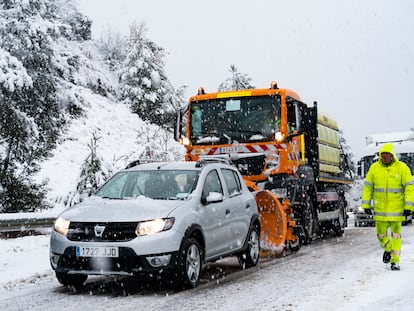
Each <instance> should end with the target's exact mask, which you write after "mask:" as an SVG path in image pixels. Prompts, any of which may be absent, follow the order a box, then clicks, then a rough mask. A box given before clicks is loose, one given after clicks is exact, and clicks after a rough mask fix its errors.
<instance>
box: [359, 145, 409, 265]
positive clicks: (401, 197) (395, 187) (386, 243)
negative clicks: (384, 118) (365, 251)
mask: <svg viewBox="0 0 414 311" xmlns="http://www.w3.org/2000/svg"><path fill="white" fill-rule="evenodd" d="M371 203H372V206H371ZM361 207H362V208H363V209H364V211H365V213H367V214H372V215H373V218H374V220H375V229H376V233H377V238H378V240H379V242H380V244H381V246H382V247H383V248H384V254H383V262H384V263H387V264H388V263H391V270H400V254H401V243H402V242H401V241H402V240H401V229H402V222H403V221H404V220H405V217H406V216H407V215H409V214H410V213H411V212H412V211H413V210H414V183H413V180H412V175H411V171H410V168H409V167H408V166H407V165H406V164H405V163H404V162H401V161H399V160H398V158H397V157H396V154H395V151H394V147H393V145H392V144H391V143H387V144H384V145H383V146H382V148H381V149H380V151H379V159H378V161H376V162H375V163H373V164H372V165H371V167H370V168H369V170H368V173H367V176H366V178H365V183H364V188H363V190H362V205H361ZM371 207H372V208H373V211H372V210H371ZM388 229H390V234H389V231H388Z"/></svg>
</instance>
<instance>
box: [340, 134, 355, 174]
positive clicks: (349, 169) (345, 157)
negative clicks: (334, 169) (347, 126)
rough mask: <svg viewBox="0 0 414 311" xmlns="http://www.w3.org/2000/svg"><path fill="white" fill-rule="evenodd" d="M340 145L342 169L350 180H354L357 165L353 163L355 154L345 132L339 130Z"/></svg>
mask: <svg viewBox="0 0 414 311" xmlns="http://www.w3.org/2000/svg"><path fill="white" fill-rule="evenodd" d="M339 144H340V146H341V163H340V165H341V167H342V170H343V171H344V172H345V175H346V176H347V177H349V178H354V175H355V163H354V161H353V159H354V154H353V152H352V149H351V147H350V146H349V145H348V143H347V141H346V139H345V135H344V131H343V130H339Z"/></svg>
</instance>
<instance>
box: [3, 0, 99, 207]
mask: <svg viewBox="0 0 414 311" xmlns="http://www.w3.org/2000/svg"><path fill="white" fill-rule="evenodd" d="M90 26H91V24H90V22H89V21H88V19H86V18H84V17H83V16H82V15H81V14H80V13H77V11H76V10H75V6H74V5H73V1H71V0H69V1H63V0H37V1H34V0H4V1H2V2H1V3H0V63H1V65H0V69H1V72H0V98H1V103H0V183H1V184H2V186H3V188H4V189H5V191H4V192H3V193H2V195H1V197H0V205H1V208H0V209H1V210H2V211H7V212H8V211H13V212H14V211H16V207H18V208H21V209H25V208H27V209H29V210H30V209H32V205H33V204H35V205H37V207H39V206H42V205H43V206H46V205H45V204H39V202H41V201H42V198H43V196H44V190H43V188H42V187H43V186H42V185H32V184H31V180H30V176H31V174H33V173H34V172H36V171H37V169H38V167H39V166H38V162H39V161H40V160H41V159H43V158H45V157H46V156H48V154H49V152H50V150H51V149H52V148H54V146H55V143H56V140H57V138H58V137H59V134H60V129H62V125H63V124H64V122H65V119H66V117H65V115H64V113H63V108H64V107H65V106H67V105H66V103H65V102H64V101H63V100H62V99H63V96H61V94H59V92H58V91H59V90H60V89H63V88H65V87H64V86H62V84H63V82H64V81H65V79H66V78H68V74H67V73H68V72H71V71H72V68H74V69H75V70H76V68H75V66H71V65H70V63H69V62H68V60H69V57H68V56H62V55H61V54H59V53H58V52H55V49H56V47H57V45H58V42H59V43H61V42H62V40H66V41H67V40H86V39H88V38H89V37H90ZM65 62H66V64H67V65H64V64H63V63H65ZM19 202H20V203H19Z"/></svg>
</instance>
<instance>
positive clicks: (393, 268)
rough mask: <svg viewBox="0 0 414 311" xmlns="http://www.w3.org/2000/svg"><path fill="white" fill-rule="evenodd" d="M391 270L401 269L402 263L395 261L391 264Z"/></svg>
mask: <svg viewBox="0 0 414 311" xmlns="http://www.w3.org/2000/svg"><path fill="white" fill-rule="evenodd" d="M391 270H394V271H399V270H400V265H399V264H398V263H396V262H393V263H392V264H391Z"/></svg>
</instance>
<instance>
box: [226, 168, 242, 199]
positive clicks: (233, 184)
mask: <svg viewBox="0 0 414 311" xmlns="http://www.w3.org/2000/svg"><path fill="white" fill-rule="evenodd" d="M221 172H222V173H223V176H224V182H225V183H226V186H227V190H228V191H229V195H230V196H233V195H237V194H240V193H241V192H242V187H241V182H240V179H239V176H238V175H237V173H236V172H235V171H233V170H229V169H222V170H221Z"/></svg>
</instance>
